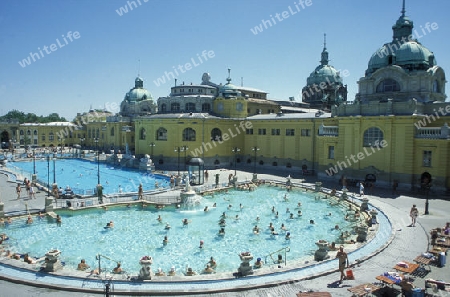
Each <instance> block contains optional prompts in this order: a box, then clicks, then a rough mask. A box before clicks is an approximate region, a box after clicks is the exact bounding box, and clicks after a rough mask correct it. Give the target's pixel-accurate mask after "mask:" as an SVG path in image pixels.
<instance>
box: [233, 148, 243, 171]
mask: <svg viewBox="0 0 450 297" xmlns="http://www.w3.org/2000/svg"><path fill="white" fill-rule="evenodd" d="M232 151H233V152H234V176H236V168H237V161H236V159H237V153H238V152H240V151H241V150H240V149H239V148H237V147H234V148H233V149H232Z"/></svg>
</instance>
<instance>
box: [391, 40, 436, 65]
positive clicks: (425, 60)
mask: <svg viewBox="0 0 450 297" xmlns="http://www.w3.org/2000/svg"><path fill="white" fill-rule="evenodd" d="M395 55H396V59H395V63H396V65H399V66H405V65H411V64H414V65H424V66H426V68H430V67H433V66H434V65H436V59H435V58H434V54H433V53H432V52H431V51H430V50H429V49H427V48H426V47H424V46H423V45H421V44H420V43H419V42H416V41H410V42H407V43H404V44H402V46H401V47H400V48H399V50H398V51H397V52H396V53H395Z"/></svg>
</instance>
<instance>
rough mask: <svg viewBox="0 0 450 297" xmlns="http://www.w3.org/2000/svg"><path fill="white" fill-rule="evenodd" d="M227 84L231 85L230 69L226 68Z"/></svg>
mask: <svg viewBox="0 0 450 297" xmlns="http://www.w3.org/2000/svg"><path fill="white" fill-rule="evenodd" d="M227 82H228V83H231V69H230V68H228V78H227Z"/></svg>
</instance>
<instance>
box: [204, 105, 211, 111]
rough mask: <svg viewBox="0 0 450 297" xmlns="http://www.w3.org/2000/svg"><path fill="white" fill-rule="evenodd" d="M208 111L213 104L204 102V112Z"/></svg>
mask: <svg viewBox="0 0 450 297" xmlns="http://www.w3.org/2000/svg"><path fill="white" fill-rule="evenodd" d="M208 111H211V104H209V103H203V104H202V112H208Z"/></svg>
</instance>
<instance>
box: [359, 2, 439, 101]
mask: <svg viewBox="0 0 450 297" xmlns="http://www.w3.org/2000/svg"><path fill="white" fill-rule="evenodd" d="M405 12H406V10H405V0H403V7H402V11H401V15H400V17H399V19H398V20H397V22H396V23H395V24H394V25H393V26H392V31H393V38H392V41H391V42H389V43H386V44H384V45H383V46H382V47H381V48H379V49H378V50H377V51H376V52H375V53H374V54H373V55H372V57H371V58H370V60H369V64H368V67H367V70H366V73H365V76H364V77H362V78H361V79H360V80H359V82H358V84H359V92H358V94H357V95H356V100H357V101H359V102H369V101H387V100H388V99H391V100H393V101H397V102H398V101H409V100H411V99H415V100H417V102H424V103H426V102H433V101H438V102H443V101H445V98H446V96H445V73H444V70H443V69H442V68H441V67H439V66H437V64H436V59H435V56H434V54H433V52H432V51H430V50H429V49H427V48H426V47H425V46H423V45H422V44H421V43H420V42H419V41H418V40H417V39H414V34H413V29H414V24H413V21H411V20H410V19H409V18H408V17H407V16H406V15H405ZM428 25H430V24H429V23H428Z"/></svg>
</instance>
